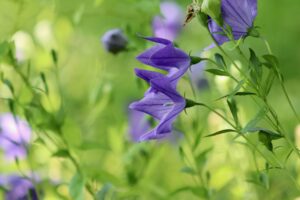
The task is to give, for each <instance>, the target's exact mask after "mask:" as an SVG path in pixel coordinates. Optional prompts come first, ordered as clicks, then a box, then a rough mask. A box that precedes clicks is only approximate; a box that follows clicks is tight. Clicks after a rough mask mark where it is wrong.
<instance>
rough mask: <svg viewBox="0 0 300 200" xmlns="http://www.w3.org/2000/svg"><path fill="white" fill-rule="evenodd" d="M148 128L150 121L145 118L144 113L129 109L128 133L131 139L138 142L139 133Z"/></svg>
mask: <svg viewBox="0 0 300 200" xmlns="http://www.w3.org/2000/svg"><path fill="white" fill-rule="evenodd" d="M149 129H150V122H149V120H147V118H146V115H145V113H143V112H140V111H136V110H131V109H130V110H129V135H130V136H131V140H132V141H134V142H138V141H139V139H140V136H141V134H143V133H145V132H146V131H148V130H149Z"/></svg>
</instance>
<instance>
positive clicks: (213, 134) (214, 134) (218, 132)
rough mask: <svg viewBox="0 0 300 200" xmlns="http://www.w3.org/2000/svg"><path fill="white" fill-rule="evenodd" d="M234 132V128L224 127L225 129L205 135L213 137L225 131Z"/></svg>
mask: <svg viewBox="0 0 300 200" xmlns="http://www.w3.org/2000/svg"><path fill="white" fill-rule="evenodd" d="M232 132H236V131H235V130H233V129H224V130H221V131H217V132H215V133H212V134H209V135H206V136H205V137H213V136H216V135H221V134H224V133H232Z"/></svg>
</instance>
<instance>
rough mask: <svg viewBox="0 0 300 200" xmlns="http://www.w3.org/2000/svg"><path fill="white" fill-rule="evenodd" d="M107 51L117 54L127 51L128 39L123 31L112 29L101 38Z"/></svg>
mask: <svg viewBox="0 0 300 200" xmlns="http://www.w3.org/2000/svg"><path fill="white" fill-rule="evenodd" d="M101 41H102V44H103V46H104V48H105V49H106V51H108V52H110V53H113V54H117V53H119V52H121V51H124V50H125V49H126V46H127V43H128V39H127V37H126V36H125V35H124V33H123V31H122V30H121V29H112V30H109V31H107V32H105V33H104V35H103V36H102V38H101Z"/></svg>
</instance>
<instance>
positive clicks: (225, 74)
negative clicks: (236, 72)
mask: <svg viewBox="0 0 300 200" xmlns="http://www.w3.org/2000/svg"><path fill="white" fill-rule="evenodd" d="M205 71H207V72H209V73H211V74H214V75H217V76H230V75H229V73H228V72H225V71H223V70H220V69H206V70H205Z"/></svg>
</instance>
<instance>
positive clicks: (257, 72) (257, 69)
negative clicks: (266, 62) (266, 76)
mask: <svg viewBox="0 0 300 200" xmlns="http://www.w3.org/2000/svg"><path fill="white" fill-rule="evenodd" d="M249 50H250V70H251V78H252V80H253V81H254V82H255V83H260V82H261V80H262V75H263V71H262V63H261V62H260V61H259V59H258V57H257V56H256V54H255V52H254V51H253V50H252V49H249Z"/></svg>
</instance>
